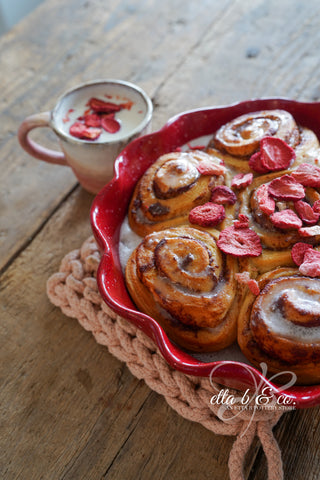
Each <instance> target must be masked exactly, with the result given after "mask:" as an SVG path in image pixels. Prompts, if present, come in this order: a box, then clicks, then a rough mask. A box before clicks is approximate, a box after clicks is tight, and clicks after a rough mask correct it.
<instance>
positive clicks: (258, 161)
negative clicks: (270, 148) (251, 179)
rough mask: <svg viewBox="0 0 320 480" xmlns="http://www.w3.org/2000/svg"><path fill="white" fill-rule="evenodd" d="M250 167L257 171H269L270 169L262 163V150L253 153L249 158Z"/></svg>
mask: <svg viewBox="0 0 320 480" xmlns="http://www.w3.org/2000/svg"><path fill="white" fill-rule="evenodd" d="M249 167H250V168H251V169H252V170H253V171H254V172H257V173H268V172H269V170H268V169H267V168H266V167H265V166H264V165H263V164H262V157H261V152H256V153H254V154H253V155H251V157H250V160H249Z"/></svg>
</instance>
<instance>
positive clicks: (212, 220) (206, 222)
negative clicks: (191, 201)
mask: <svg viewBox="0 0 320 480" xmlns="http://www.w3.org/2000/svg"><path fill="white" fill-rule="evenodd" d="M225 216H226V213H225V210H224V207H223V206H222V205H217V204H215V203H211V202H207V203H205V204H204V205H199V206H198V207H195V208H193V209H192V210H191V211H190V213H189V222H190V223H193V224H196V225H200V226H201V227H214V226H215V225H218V224H219V223H220V222H222V220H223V219H224V218H225Z"/></svg>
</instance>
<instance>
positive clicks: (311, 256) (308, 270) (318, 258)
mask: <svg viewBox="0 0 320 480" xmlns="http://www.w3.org/2000/svg"><path fill="white" fill-rule="evenodd" d="M299 272H300V273H302V275H307V276H308V277H319V276H320V252H318V251H317V250H313V249H310V250H307V251H306V252H305V254H304V257H303V263H302V264H301V265H300V267H299Z"/></svg>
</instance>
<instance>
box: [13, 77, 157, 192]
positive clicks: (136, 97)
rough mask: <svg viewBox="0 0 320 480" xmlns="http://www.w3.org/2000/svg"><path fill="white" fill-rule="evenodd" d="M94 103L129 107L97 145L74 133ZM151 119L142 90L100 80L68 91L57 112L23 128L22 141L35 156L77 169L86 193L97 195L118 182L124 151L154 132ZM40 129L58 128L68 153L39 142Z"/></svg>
mask: <svg viewBox="0 0 320 480" xmlns="http://www.w3.org/2000/svg"><path fill="white" fill-rule="evenodd" d="M92 98H99V99H101V100H103V101H109V102H114V103H117V104H121V105H124V108H122V109H121V111H119V112H117V113H116V118H117V121H118V123H119V125H120V128H119V130H118V131H117V132H114V133H110V132H107V131H105V130H103V129H102V133H101V135H100V136H99V138H97V139H96V140H94V141H93V140H87V139H80V138H76V137H75V136H73V135H71V134H70V132H69V130H70V126H71V125H72V124H74V123H75V122H77V121H78V118H79V117H81V116H83V114H84V112H85V110H86V109H87V110H88V101H89V100H90V99H92ZM151 118H152V102H151V100H150V98H149V97H148V96H147V95H146V93H145V92H144V91H143V90H142V89H141V88H139V87H137V86H136V85H133V84H132V83H129V82H125V81H122V80H97V81H94V82H89V83H84V84H82V85H79V86H77V87H75V88H73V89H72V90H69V91H68V92H66V93H65V94H64V95H63V96H62V97H61V98H60V99H59V101H58V103H57V104H56V106H55V107H54V109H53V110H52V111H50V112H43V113H37V114H34V115H31V116H29V117H27V118H26V119H25V120H24V121H23V122H22V124H21V125H20V127H19V130H18V139H19V142H20V145H21V146H22V148H24V150H26V151H27V152H28V153H29V154H30V155H32V156H33V157H35V158H38V159H40V160H44V161H46V162H49V163H55V164H58V165H66V166H69V167H71V168H72V170H73V172H74V174H75V176H76V177H77V179H78V180H79V182H80V183H81V185H82V186H83V188H85V189H86V190H88V191H89V192H91V193H94V194H96V193H98V192H99V191H100V190H101V189H102V188H103V186H104V185H105V184H106V183H108V182H109V181H110V180H111V179H112V177H113V164H114V160H115V159H116V158H117V156H118V155H119V153H120V152H121V150H123V148H124V147H125V146H126V145H127V144H128V143H129V142H130V141H131V140H133V139H134V138H136V137H138V136H140V135H144V134H146V133H148V131H149V130H150V127H151ZM37 127H50V128H52V130H53V131H54V132H55V133H56V134H57V136H58V138H59V143H60V147H61V150H62V151H54V150H50V149H48V148H45V147H43V146H41V145H39V144H38V143H36V142H34V141H33V140H32V139H31V138H30V137H29V132H30V131H31V130H33V129H34V128H37Z"/></svg>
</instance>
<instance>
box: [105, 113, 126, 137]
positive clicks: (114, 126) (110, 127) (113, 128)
mask: <svg viewBox="0 0 320 480" xmlns="http://www.w3.org/2000/svg"><path fill="white" fill-rule="evenodd" d="M101 127H102V128H103V129H104V130H105V131H106V132H108V133H116V132H118V131H119V130H120V128H121V125H120V123H119V122H118V120H116V119H115V118H114V115H112V116H111V115H106V116H105V117H103V118H102V120H101Z"/></svg>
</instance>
